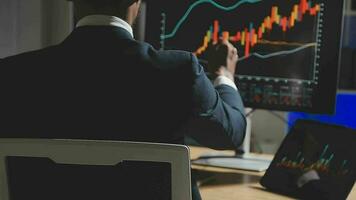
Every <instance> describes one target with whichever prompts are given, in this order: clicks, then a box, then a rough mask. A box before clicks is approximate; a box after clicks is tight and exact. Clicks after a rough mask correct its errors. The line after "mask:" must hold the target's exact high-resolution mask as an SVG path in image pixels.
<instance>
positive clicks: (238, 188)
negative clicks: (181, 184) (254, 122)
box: [190, 147, 356, 200]
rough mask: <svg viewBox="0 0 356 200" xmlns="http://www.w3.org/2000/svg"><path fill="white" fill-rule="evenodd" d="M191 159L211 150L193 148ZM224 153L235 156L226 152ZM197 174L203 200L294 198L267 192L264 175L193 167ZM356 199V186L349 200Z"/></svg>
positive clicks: (274, 199) (273, 199) (281, 199)
mask: <svg viewBox="0 0 356 200" xmlns="http://www.w3.org/2000/svg"><path fill="white" fill-rule="evenodd" d="M190 150H191V158H192V159H195V158H197V157H199V156H200V155H202V154H204V153H211V152H213V151H212V150H211V149H207V148H199V147H191V148H190ZM224 153H227V154H233V152H229V151H226V152H224ZM270 157H271V156H270ZM192 168H193V171H196V172H197V173H196V174H197V179H198V180H199V188H200V192H201V195H202V198H203V200H234V199H236V200H237V199H238V200H260V199H262V200H292V199H293V198H290V197H287V196H283V195H279V194H275V193H271V192H269V191H266V190H265V189H264V188H263V187H262V186H261V185H260V184H259V180H260V179H261V177H262V176H263V174H264V172H263V173H258V172H247V171H243V170H234V169H221V168H215V167H205V166H198V165H192ZM354 199H356V186H355V187H354V188H353V190H352V191H351V194H350V195H349V197H348V200H354Z"/></svg>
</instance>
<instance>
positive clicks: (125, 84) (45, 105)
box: [0, 0, 246, 198]
mask: <svg viewBox="0 0 356 200" xmlns="http://www.w3.org/2000/svg"><path fill="white" fill-rule="evenodd" d="M73 1H74V8H75V17H76V19H78V22H77V26H76V28H75V30H74V31H73V32H72V33H71V34H70V35H69V37H67V38H66V39H65V40H64V41H63V42H62V43H61V44H59V45H56V46H52V47H49V48H45V49H42V50H38V51H33V52H28V53H24V54H21V55H17V56H13V57H8V58H4V59H3V60H1V61H0V70H1V72H0V76H1V77H0V82H1V84H0V87H1V93H2V94H1V99H2V105H1V112H0V116H1V124H2V125H1V126H0V134H1V137H12V138H14V137H21V138H22V137H25V138H39V137H40V138H73V139H76V138H80V139H83V138H84V139H103V140H129V141H146V142H163V143H177V144H183V142H184V140H183V139H184V136H185V135H188V136H191V137H192V138H194V139H195V140H196V141H198V142H199V143H201V144H202V145H205V146H207V147H211V148H214V149H227V148H238V147H239V146H240V145H241V143H242V142H243V139H244V135H245V127H246V121H245V116H244V107H243V104H242V101H241V97H240V95H239V93H238V90H237V87H236V86H235V84H234V74H235V68H236V63H237V60H238V56H237V50H236V49H235V48H234V47H233V46H232V45H231V44H230V43H228V42H227V41H223V42H222V44H217V45H216V46H215V47H214V48H213V50H212V51H213V52H214V51H215V52H216V53H221V52H225V58H226V59H225V60H226V62H225V63H223V64H221V65H215V66H213V65H211V66H209V71H210V72H211V73H212V74H213V75H214V80H213V81H211V80H209V79H208V77H207V76H206V74H205V72H204V69H203V67H202V66H201V65H200V64H199V63H198V60H197V58H196V57H195V56H194V55H193V54H191V53H188V52H183V51H157V50H155V49H154V48H153V47H152V46H150V45H149V44H146V43H142V42H138V41H136V40H135V39H134V38H133V34H132V28H131V25H132V24H133V23H134V21H135V19H136V17H137V13H138V10H139V7H140V3H141V1H140V0H73ZM219 49H223V50H224V51H221V50H219ZM212 60H214V57H212ZM211 63H216V62H211ZM197 195H198V194H197ZM197 198H198V197H197Z"/></svg>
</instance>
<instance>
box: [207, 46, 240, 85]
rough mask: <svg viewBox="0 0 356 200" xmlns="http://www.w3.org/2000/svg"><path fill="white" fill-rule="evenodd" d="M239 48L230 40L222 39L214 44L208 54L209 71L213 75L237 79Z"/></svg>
mask: <svg viewBox="0 0 356 200" xmlns="http://www.w3.org/2000/svg"><path fill="white" fill-rule="evenodd" d="M238 58H239V57H238V55H237V49H236V48H235V47H234V46H233V45H232V44H231V43H230V42H229V41H221V42H219V43H218V44H215V45H213V46H212V48H211V49H210V51H209V55H208V63H209V64H208V71H209V72H210V73H211V74H212V75H213V77H217V76H226V77H227V78H229V79H231V80H232V81H234V80H235V78H234V77H235V71H236V64H237V61H238Z"/></svg>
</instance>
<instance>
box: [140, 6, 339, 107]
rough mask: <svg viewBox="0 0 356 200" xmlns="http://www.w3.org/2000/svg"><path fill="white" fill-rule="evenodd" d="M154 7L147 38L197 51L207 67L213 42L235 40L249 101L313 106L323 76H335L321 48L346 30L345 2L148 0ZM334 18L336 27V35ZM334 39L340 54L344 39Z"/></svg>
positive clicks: (244, 93) (240, 77) (245, 97)
mask: <svg viewBox="0 0 356 200" xmlns="http://www.w3.org/2000/svg"><path fill="white" fill-rule="evenodd" d="M157 1H158V2H157ZM148 2H150V1H149V0H148ZM151 2H153V0H151ZM153 4H154V5H153ZM150 5H151V7H150ZM154 6H156V7H154ZM329 7H333V8H334V9H335V11H334V13H333V12H332V11H330V10H329V9H328V8H329ZM148 10H151V14H150V15H149V16H148V18H147V21H148V25H147V30H146V32H149V34H148V35H146V40H147V41H148V42H149V43H151V44H152V45H153V46H155V47H156V48H159V49H165V50H166V49H173V50H186V51H190V52H192V53H194V54H195V55H196V56H197V57H198V58H199V60H200V61H201V63H202V64H203V65H205V66H206V65H207V62H208V60H209V59H208V58H209V56H211V52H212V51H211V47H212V46H213V45H215V44H217V43H218V42H219V41H222V40H227V41H229V42H230V43H232V44H233V45H234V46H235V47H236V48H237V49H238V55H239V60H238V63H237V66H238V70H237V74H236V79H238V80H239V81H238V85H239V89H240V93H241V95H242V98H243V100H244V102H245V104H247V105H250V106H253V107H261V108H270V107H275V108H277V109H281V110H283V109H288V110H303V109H307V110H310V109H311V108H313V107H314V106H317V105H315V103H314V101H315V98H318V97H316V96H315V93H318V91H316V90H318V87H319V86H320V79H323V78H322V77H321V76H323V73H328V74H327V75H326V76H332V75H331V74H332V73H331V74H329V71H327V72H325V70H323V69H322V68H323V66H321V65H323V64H324V63H325V61H324V60H323V59H324V58H325V57H324V56H325V55H326V53H324V52H323V50H322V48H326V47H330V45H329V44H327V43H328V40H327V39H326V38H335V39H337V37H338V36H339V34H340V33H339V32H340V31H339V30H338V28H337V27H338V26H339V25H340V24H338V23H340V21H341V17H340V16H341V13H342V3H338V2H335V1H334V2H332V1H331V0H288V1H285V0H271V1H269V0H188V1H182V2H181V1H180V2H179V3H172V2H170V1H164V0H156V1H155V3H151V4H150V3H148ZM152 13H154V14H152ZM332 16H333V17H334V19H333V20H334V22H333V25H332V26H334V28H335V30H334V32H333V33H331V32H330V33H329V31H328V29H329V28H330V27H329V25H328V24H329V23H330V20H331V19H332ZM326 22H327V23H326ZM340 29H341V28H340ZM330 34H333V35H332V37H330ZM332 45H333V49H332V52H333V54H334V53H336V52H338V50H337V49H338V48H339V44H338V43H336V44H332ZM336 67H337V66H335V67H334V69H330V71H335V70H336Z"/></svg>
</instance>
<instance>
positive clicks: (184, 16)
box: [161, 0, 262, 40]
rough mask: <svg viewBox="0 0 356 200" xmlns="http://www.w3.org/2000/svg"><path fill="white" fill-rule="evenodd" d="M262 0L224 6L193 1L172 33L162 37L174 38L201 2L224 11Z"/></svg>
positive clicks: (201, 0) (202, 0)
mask: <svg viewBox="0 0 356 200" xmlns="http://www.w3.org/2000/svg"><path fill="white" fill-rule="evenodd" d="M260 1H262V0H241V1H239V2H236V4H234V5H232V6H228V7H226V6H223V5H220V4H219V3H217V2H215V1H214V0H199V1H197V2H195V3H193V4H192V5H191V6H190V7H189V8H188V10H187V11H186V12H185V14H184V15H183V17H182V18H181V19H180V20H179V21H178V23H177V25H176V26H175V27H174V29H173V31H172V33H170V34H167V35H162V36H161V39H163V40H164V39H168V38H172V37H174V36H175V35H176V33H177V31H178V30H179V28H180V27H181V26H182V24H183V23H184V22H185V20H187V18H188V16H189V15H190V13H191V12H192V11H193V9H194V8H195V7H197V6H199V5H200V4H204V3H210V4H212V5H213V6H215V7H217V8H219V9H221V10H224V11H231V10H234V9H236V8H237V7H239V6H240V5H242V4H244V3H258V2H260Z"/></svg>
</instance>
